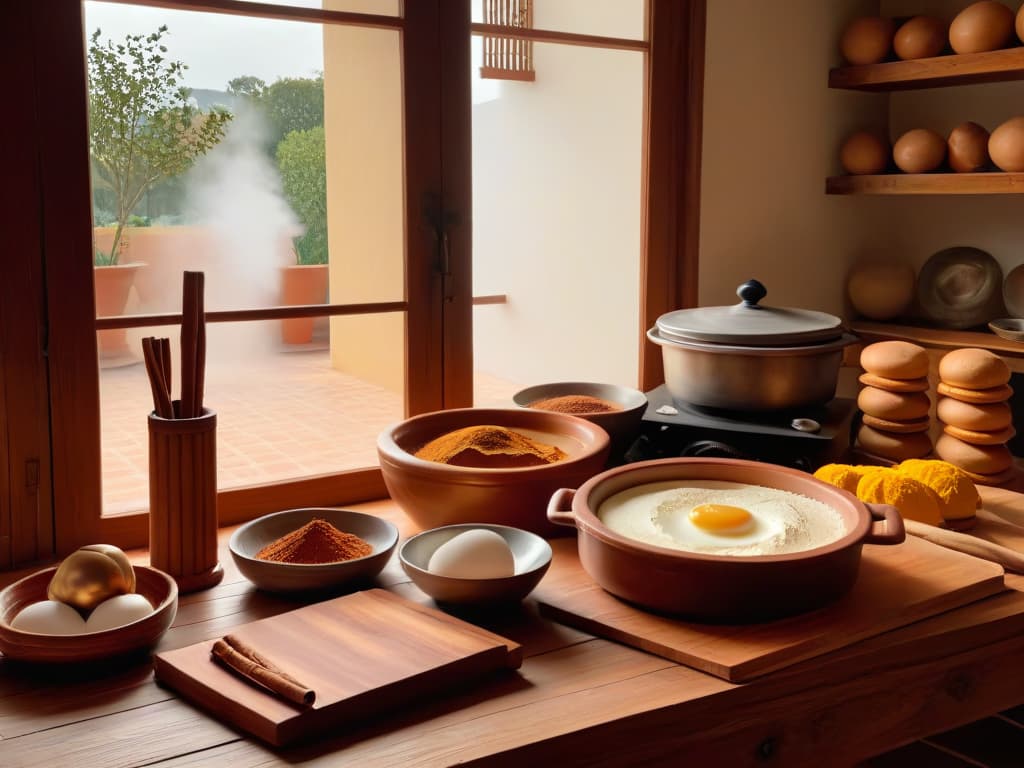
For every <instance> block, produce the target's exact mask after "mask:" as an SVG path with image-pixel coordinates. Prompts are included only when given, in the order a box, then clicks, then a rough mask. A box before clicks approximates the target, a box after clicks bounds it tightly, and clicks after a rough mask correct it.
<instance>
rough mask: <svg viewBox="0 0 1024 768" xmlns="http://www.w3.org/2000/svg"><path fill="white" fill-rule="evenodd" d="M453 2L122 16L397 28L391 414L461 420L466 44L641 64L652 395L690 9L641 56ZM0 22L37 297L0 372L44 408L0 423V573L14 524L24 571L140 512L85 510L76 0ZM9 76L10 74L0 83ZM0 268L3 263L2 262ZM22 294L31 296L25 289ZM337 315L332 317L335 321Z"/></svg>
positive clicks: (688, 204) (686, 197)
mask: <svg viewBox="0 0 1024 768" xmlns="http://www.w3.org/2000/svg"><path fill="white" fill-rule="evenodd" d="M106 1H107V2H125V3H129V0H106ZM469 2H470V0H406V2H404V3H403V12H404V13H403V15H402V16H401V17H373V16H363V15H360V14H349V13H345V12H337V11H320V10H317V9H304V8H288V7H284V6H273V5H270V4H263V3H260V4H255V3H247V2H238V0H207V1H206V2H198V1H196V0H137V2H136V3H129V4H147V5H157V6H161V7H173V8H178V9H182V10H199V11H214V12H221V13H232V14H239V15H254V16H270V17H273V18H289V19H300V20H306V21H320V22H327V23H354V22H355V23H360V22H367V25H369V26H386V27H389V28H396V27H400V28H401V31H400V32H399V34H401V35H402V36H403V45H402V68H403V70H402V71H403V78H404V82H403V94H404V96H403V98H404V132H405V141H406V146H405V153H406V154H405V158H406V164H405V174H406V179H405V181H406V197H405V205H406V228H407V237H406V274H405V279H406V285H405V289H406V290H405V303H406V308H405V318H406V321H405V326H406V350H405V352H406V412H407V413H408V414H415V413H420V412H424V411H429V410H436V409H439V408H451V407H460V406H468V405H471V404H472V398H473V380H472V371H473V364H472V306H473V299H472V296H471V295H470V286H471V285H472V279H471V276H472V273H471V269H472V263H471V251H472V228H471V221H472V218H471V216H470V215H469V211H470V205H471V189H472V168H471V122H470V120H471V100H470V97H469V94H470V69H469V66H468V63H469V58H470V57H469V45H470V37H471V34H473V35H487V34H495V33H498V34H501V35H502V36H505V37H519V38H522V39H526V40H532V41H539V42H552V43H562V44H570V45H586V46H592V47H609V48H618V49H632V50H642V51H643V53H644V56H645V67H644V102H643V103H644V106H643V109H644V116H643V121H644V123H643V124H644V131H643V158H642V162H643V175H642V178H643V189H642V207H641V215H642V226H641V238H642V242H641V250H640V252H641V262H642V263H641V286H640V291H641V297H640V308H641V311H640V317H639V318H638V329H637V330H638V334H637V335H638V343H639V344H640V345H641V346H640V370H639V371H638V381H639V382H640V385H641V387H642V388H643V389H649V388H651V387H653V386H655V385H656V384H657V383H660V380H661V359H660V354H658V350H656V349H654V348H653V347H651V345H649V344H647V343H646V341H645V336H644V334H645V332H646V329H647V328H648V327H650V326H651V325H653V322H654V320H656V318H657V317H658V316H659V315H660V314H662V313H663V312H666V311H670V310H672V309H677V308H679V307H682V306H692V305H693V304H694V303H695V302H696V295H697V282H696V277H697V246H698V242H699V240H698V238H699V233H698V226H699V194H700V128H701V120H702V114H701V101H702V83H703V50H704V49H703V40H704V20H705V5H706V0H647V5H646V18H645V28H646V35H645V38H646V39H645V40H644V41H636V40H623V39H617V38H604V37H598V36H592V35H577V34H573V33H563V32H552V31H548V30H538V29H532V28H531V29H522V28H515V29H512V28H495V27H494V26H493V25H481V24H471V23H470V21H469V18H470V13H469ZM44 5H45V9H44V8H43V7H42V6H44ZM11 16H13V17H14V18H13V20H11V19H10V17H11ZM0 18H4V19H5V20H9V21H12V23H11V24H9V26H8V28H15V26H17V27H22V28H25V27H27V29H28V32H29V33H28V34H26V35H24V36H20V38H19V39H18V40H16V41H15V44H14V45H13V46H12V47H11V48H10V49H9V51H8V53H6V54H5V55H8V56H12V57H25V58H27V60H29V61H31V64H32V68H33V71H32V72H30V73H29V75H30V77H29V78H28V80H29V82H31V83H32V84H33V85H34V89H33V90H34V93H39V94H46V98H39V99H36V100H35V112H34V121H33V119H31V118H30V119H27V120H25V121H24V123H23V124H22V125H21V126H20V130H19V133H18V134H17V136H16V138H18V139H20V140H21V141H20V145H22V146H26V156H27V157H29V158H31V159H32V160H33V162H34V168H27V167H26V168H22V169H21V172H22V173H23V175H24V176H25V178H26V182H27V183H28V184H29V185H30V186H29V187H28V188H32V187H31V185H32V184H35V185H36V186H37V187H38V190H39V194H38V196H37V197H35V198H34V199H32V200H30V201H28V202H26V205H25V212H24V216H25V220H32V219H33V218H35V219H36V220H39V221H40V222H41V226H40V228H39V241H40V242H39V243H37V244H35V247H33V243H31V242H29V240H30V238H28V237H26V243H25V247H26V248H27V249H28V250H26V251H25V252H26V253H32V252H35V253H38V254H39V256H38V259H32V258H30V259H26V265H27V267H26V268H27V269H29V271H31V270H35V271H36V272H37V273H38V281H39V285H40V286H45V288H42V289H41V290H40V291H39V293H38V294H32V292H31V291H24V290H23V286H22V287H21V288H20V289H19V291H20V293H19V291H12V290H9V289H8V290H6V291H5V290H4V289H0V299H6V298H8V296H7V294H11V295H15V294H17V295H19V296H20V303H21V304H22V305H24V308H27V309H28V310H30V311H29V313H28V314H27V316H28V317H32V318H38V319H39V322H40V325H41V326H42V327H43V329H44V331H43V334H42V335H43V337H44V338H43V339H42V341H41V343H40V344H39V345H38V348H37V349H25V348H19V347H17V345H16V344H14V343H13V342H12V338H11V337H12V336H13V334H9V335H2V334H0V360H4V361H5V364H4V372H5V373H6V371H8V370H11V368H12V363H11V362H10V361H9V359H11V358H13V365H15V366H17V365H18V364H19V363H23V364H24V363H31V362H32V358H33V356H35V357H37V358H38V359H37V360H36V366H35V368H34V369H33V373H32V376H31V381H32V383H33V385H34V386H40V385H42V387H43V389H42V391H46V389H47V388H48V391H49V393H50V397H49V402H48V403H45V402H44V403H43V404H42V406H41V407H40V406H38V405H36V406H35V407H34V408H33V409H31V410H33V411H34V412H35V414H36V417H37V418H36V420H35V421H34V422H32V423H28V424H26V423H21V424H17V425H13V426H14V428H13V429H12V428H9V429H8V430H7V433H6V434H3V435H0V462H3V463H4V464H5V465H6V466H0V568H3V567H9V566H10V565H11V564H16V563H19V562H24V561H26V560H29V559H34V558H33V557H32V554H31V553H28V552H26V551H25V548H24V546H22V547H21V548H20V549H18V551H17V554H13V552H8V554H7V559H6V560H5V559H4V556H5V549H4V547H5V538H4V537H5V530H6V531H8V532H9V533H7V534H6V535H7V537H8V543H10V542H19V543H23V541H22V540H23V539H26V536H27V534H26V533H25V531H27V530H28V528H29V527H31V529H32V531H34V545H33V547H34V549H35V552H34V555H35V558H46V557H49V556H51V555H53V554H54V553H56V554H62V553H65V552H68V551H70V550H72V549H74V548H75V547H77V546H80V545H81V544H83V543H88V542H91V541H108V542H110V543H114V544H119V545H121V546H137V545H144V544H145V542H146V538H147V535H148V522H147V521H148V513H146V512H141V513H135V514H128V515H119V516H109V517H105V516H102V515H100V514H98V512H97V510H99V509H100V508H101V488H100V483H101V474H100V431H99V430H100V424H99V371H98V362H97V357H96V349H95V343H96V342H95V331H96V327H97V320H96V318H95V307H94V301H93V294H92V292H91V291H87V290H82V286H83V285H92V258H91V239H92V212H91V205H90V199H91V198H90V196H89V194H88V193H87V191H88V190H89V189H90V183H91V182H90V178H89V165H88V151H87V138H86V137H87V136H88V132H87V118H88V116H87V100H86V88H85V61H84V58H85V56H84V53H85V37H84V29H83V21H82V5H81V0H51V2H48V3H46V4H36V3H31V4H27V3H26V4H8V7H7V8H5V10H4V11H3V13H2V14H0ZM367 20H369V21H367ZM22 60H24V58H23V59H22ZM23 70H24V66H22V67H19V68H8V70H7V71H16V72H19V73H20V72H21V71H23ZM680 94H682V98H679V95H680ZM410 126H415V128H416V130H414V131H413V130H410ZM10 145H18V144H10ZM83 148H84V151H83ZM22 189H25V188H24V187H23V188H22ZM83 191H85V192H83ZM438 200H443V201H444V202H443V205H444V209H445V211H447V212H449V213H451V212H456V211H458V212H461V215H456V216H451V215H445V213H444V212H441V211H436V210H435V211H433V213H434V215H435V218H434V221H437V220H441V221H445V222H446V223H445V225H444V232H443V233H441V234H439V233H438V231H437V230H436V229H435V225H434V224H432V223H431V220H430V218H429V217H426V216H423V215H422V212H423V211H424V210H425V209H429V207H430V205H431V203H430V201H438ZM438 216H439V219H438V218H437V217H438ZM26 229H28V230H31V229H32V228H26ZM445 236H446V238H445ZM445 239H446V241H447V251H446V257H447V263H448V267H447V269H446V270H444V271H446V272H448V273H451V274H454V275H456V276H457V278H458V279H457V280H454V281H450V278H446V277H445V275H444V274H442V269H441V268H440V265H441V263H442V254H441V244H442V242H443V241H444V240H445ZM7 260H8V261H12V262H13V259H11V258H10V256H8V257H7ZM27 279H29V282H30V284H31V276H29V277H28V278H27ZM10 282H11V281H7V283H10ZM320 309H321V310H322V308H320ZM285 311H286V312H287V311H289V310H285ZM291 311H295V310H294V309H293V310H291ZM299 311H303V310H301V309H300V310H299ZM309 311H312V309H309ZM347 311H348V310H346V309H345V308H340V309H338V313H341V312H347ZM333 313H334V311H333V310H332V311H330V312H324V311H318V312H317V314H318V315H323V314H333ZM0 317H3V316H2V315H0ZM4 319H5V323H6V322H7V319H6V317H4ZM103 322H104V321H100V324H101V325H102V324H103ZM114 322H117V321H114ZM18 327H19V328H22V327H23V326H22V325H21V324H19V326H18ZM26 370H27V369H26ZM47 376H48V379H47ZM12 378H13V377H11V376H9V375H8V376H0V408H3V407H4V402H5V401H4V398H5V396H6V413H7V414H12V413H15V412H18V411H19V410H20V409H21V406H22V405H23V404H25V403H26V398H25V396H24V394H23V393H21V391H20V390H16V391H15V390H12V388H11V381H12ZM5 384H6V388H5ZM140 418H141V415H140ZM26 452H27V453H29V454H32V455H34V456H35V457H36V459H37V460H38V461H39V462H40V463H39V464H37V471H38V472H39V473H40V483H39V485H40V487H41V488H42V489H43V490H42V491H39V492H37V493H35V494H34V496H33V497H32V498H33V503H30V504H28V505H26V504H25V499H24V494H23V493H22V492H21V489H20V486H19V480H24V472H22V473H19V472H17V471H16V470H17V469H18V462H19V461H20V460H21V459H22V457H23V456H24V455H25V454H26ZM5 454H6V462H4V459H5ZM43 457H45V459H46V460H44V459H43ZM51 467H52V471H51ZM4 470H6V471H4ZM51 490H52V498H51V493H50V491H51ZM384 495H386V491H385V488H384V485H383V480H382V478H381V475H380V470H379V468H368V469H358V470H350V471H347V472H342V473H339V474H331V475H321V476H317V477H312V478H301V479H296V480H289V481H284V482H280V483H268V484H266V485H260V486H251V487H246V488H237V489H229V490H223V491H221V492H219V494H218V508H219V517H220V522H221V524H232V523H237V522H240V521H242V520H244V519H247V518H249V517H252V516H254V515H258V514H262V513H264V512H268V511H272V510H276V509H280V508H282V507H283V506H296V505H324V504H340V503H354V502H357V501H362V500H367V499H371V498H380V497H383V496H384ZM5 521H6V528H5Z"/></svg>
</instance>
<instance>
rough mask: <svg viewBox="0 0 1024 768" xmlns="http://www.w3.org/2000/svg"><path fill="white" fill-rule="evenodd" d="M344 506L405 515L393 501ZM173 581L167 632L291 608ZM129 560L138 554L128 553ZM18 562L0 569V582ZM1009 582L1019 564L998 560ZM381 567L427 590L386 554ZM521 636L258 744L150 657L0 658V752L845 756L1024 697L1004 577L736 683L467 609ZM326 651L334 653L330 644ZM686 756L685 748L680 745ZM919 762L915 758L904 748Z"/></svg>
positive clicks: (500, 761) (638, 759)
mask: <svg viewBox="0 0 1024 768" xmlns="http://www.w3.org/2000/svg"><path fill="white" fill-rule="evenodd" d="M983 493H984V497H985V500H986V509H987V510H990V512H988V513H985V515H984V519H983V520H982V523H981V526H980V530H979V533H980V534H981V535H983V536H985V537H986V538H991V539H992V540H994V541H999V542H1000V543H1003V544H1007V545H1010V546H1015V547H1018V548H1020V549H1022V550H1024V533H1022V532H1024V528H1021V529H1017V528H1015V527H1013V526H1011V525H1009V524H1008V523H1007V522H1006V521H1007V520H1009V521H1014V522H1017V523H1020V524H1021V525H1022V526H1024V496H1021V495H1018V494H1015V493H1012V492H1010V491H1003V490H999V489H985V490H984V492H983ZM360 508H362V509H364V510H368V511H371V512H373V513H375V514H379V515H381V516H383V517H386V518H388V519H391V520H392V521H394V522H396V523H397V524H398V525H399V527H400V529H402V532H403V536H404V535H407V534H409V533H410V532H412V528H411V526H410V524H409V523H408V522H407V521H406V520H405V518H404V517H403V516H402V515H401V513H400V512H398V510H397V509H396V508H395V507H394V505H393V504H392V503H391V502H387V501H382V502H374V503H372V504H366V505H360ZM227 533H228V531H224V535H222V537H221V559H222V562H223V563H224V566H225V569H226V570H227V575H226V577H225V579H224V582H223V583H222V584H220V585H219V586H217V587H215V588H214V589H211V590H208V591H206V592H201V593H198V594H192V595H188V596H185V597H183V598H182V600H181V604H180V607H179V610H178V616H177V619H176V621H175V624H174V626H173V627H172V629H171V630H170V631H169V632H168V634H167V635H166V636H165V637H164V639H163V640H162V642H161V645H160V648H161V649H169V648H174V647H179V646H182V645H186V644H190V643H194V642H197V641H199V640H203V639H209V638H215V637H219V636H221V635H223V634H224V633H226V632H228V631H229V630H230V629H231V628H232V627H234V626H236V625H238V624H241V623H244V622H248V621H252V620H254V619H258V618H263V617H266V616H270V615H273V614H276V613H279V612H282V611H286V610H289V609H291V608H294V607H296V604H295V603H294V602H290V601H288V600H284V599H280V598H276V597H272V596H269V595H265V594H262V593H259V592H256V591H254V590H253V589H252V588H251V586H250V585H249V584H248V582H246V581H245V580H244V579H242V578H241V576H240V575H239V574H238V572H237V571H236V570H235V569H234V568H233V565H232V563H231V561H230V557H229V555H228V553H227V549H226V541H227ZM133 556H134V557H135V559H136V561H137V562H142V563H144V562H146V554H145V553H144V552H141V553H133ZM20 575H21V574H14V573H9V574H3V575H2V576H0V586H2V585H5V584H7V583H10V582H11V581H13V580H14V579H15V578H17V577H18V576H20ZM1008 582H1009V583H1010V584H1011V585H1012V586H1014V587H1015V588H1016V589H1021V588H1024V579H1022V578H1020V577H1008ZM381 583H382V584H383V585H385V586H387V587H388V588H390V589H392V590H394V591H395V592H397V593H399V594H401V595H404V596H406V597H409V598H411V599H414V600H420V601H424V602H425V601H427V598H425V596H424V595H422V593H420V592H419V591H418V590H417V589H416V588H415V587H414V586H412V585H411V584H410V583H409V582H408V580H407V579H406V577H405V575H404V573H403V572H402V570H401V568H400V566H399V565H398V562H397V558H394V559H393V560H392V562H391V563H390V564H389V566H388V568H387V569H386V570H385V572H384V573H383V574H382V577H381ZM476 620H477V621H478V622H479V623H480V624H482V625H484V626H486V627H488V628H489V629H492V630H494V631H496V632H499V633H501V634H504V635H506V636H508V637H510V638H512V639H514V640H517V641H518V642H520V643H522V644H523V646H524V651H525V656H526V660H525V662H524V663H523V666H522V669H521V670H520V674H518V675H515V674H513V675H507V676H504V677H501V678H498V679H495V680H493V681H490V682H486V683H484V684H482V685H480V686H477V687H474V688H473V689H472V690H468V691H464V692H462V693H460V694H456V695H454V696H451V697H448V698H444V699H442V700H438V701H435V702H427V703H420V704H416V705H411V706H410V707H408V708H407V709H405V710H403V711H401V712H398V713H395V714H394V715H393V716H391V717H387V718H382V719H378V720H376V721H371V722H369V723H365V724H362V725H358V726H353V727H339V729H338V734H337V735H336V736H335V737H330V738H327V739H324V740H322V741H318V742H316V743H313V744H310V745H308V746H303V747H298V748H292V749H288V750H284V751H275V750H272V749H270V748H268V747H266V746H264V745H262V744H260V743H258V742H256V741H254V740H252V739H250V738H248V737H246V736H243V735H241V734H239V733H238V732H235V731H233V730H232V729H230V728H228V727H226V726H224V725H221V724H220V723H219V722H218V721H217V720H215V719H213V718H212V717H210V716H208V715H206V714H204V713H203V712H200V711H199V710H197V709H195V708H193V707H192V706H190V705H189V704H187V703H185V702H183V701H182V700H180V699H178V698H177V697H176V696H175V695H174V694H172V693H171V692H170V691H168V690H165V689H163V688H161V687H159V686H158V685H157V684H156V683H155V682H154V681H153V676H152V672H151V670H150V666H149V661H148V657H142V658H139V659H135V660H132V661H121V662H119V663H118V664H116V665H114V666H108V667H94V668H92V669H89V670H85V671H81V670H80V671H76V672H73V673H69V672H68V671H66V670H60V669H54V668H44V669H31V670H26V669H25V668H24V667H18V666H17V665H15V664H13V663H10V662H3V661H2V660H0V737H2V741H0V765H2V766H4V768H21V767H22V766H36V765H39V766H75V767H76V768H87V767H88V766H97V767H98V768H111V767H112V766H141V765H153V764H158V765H160V766H162V767H163V766H211V765H212V766H215V765H226V766H232V768H245V767H246V766H268V765H294V764H297V763H298V764H303V765H306V764H313V765H358V766H371V765H373V766H375V765H395V766H411V765H447V764H452V763H456V762H460V763H470V764H486V765H516V766H522V765H537V766H547V765H558V766H560V767H561V766H566V765H588V766H599V765H608V766H621V765H628V764H632V763H645V764H662V763H664V764H683V763H685V764H687V765H763V764H766V763H767V764H778V765H803V764H807V765H844V764H853V763H856V762H858V761H860V760H863V759H865V758H867V757H869V756H872V755H876V754H878V753H881V752H884V751H886V750H889V749H892V748H894V747H897V746H899V745H901V744H906V743H908V742H911V741H913V740H914V739H917V738H920V737H922V736H925V735H927V734H932V733H937V732H939V731H943V730H946V729H949V728H951V727H954V726H957V725H960V724H963V723H967V722H970V721H973V720H977V719H978V718H980V717H983V716H986V715H989V714H991V713H995V712H998V711H1000V710H1004V709H1007V708H1009V707H1012V706H1014V705H1017V704H1020V703H1021V701H1022V699H1024V690H1022V688H1021V680H1024V594H1021V593H1020V592H1017V591H1010V592H1007V593H1005V594H1002V595H999V596H996V597H993V598H990V599H988V600H985V601H982V602H980V603H976V604H974V605H971V606H968V607H966V608H963V609H960V610H956V611H952V612H949V613H947V614H944V615H941V616H939V617H936V618H933V619H930V620H927V621H924V622H920V623H918V624H915V625H912V626H910V627H907V628H904V629H902V630H898V631H895V632H890V633H888V634H886V635H883V636H880V637H876V638H873V639H871V640H867V641H864V642H861V643H859V644H857V645H855V646H852V647H849V648H847V649H844V650H842V651H838V652H835V653H832V654H830V655H828V656H826V657H821V658H819V659H816V660H813V661H808V662H804V663H801V664H799V665H797V666H794V667H791V668H789V669H786V670H782V671H780V672H777V673H773V674H771V675H768V676H765V677H763V678H759V679H758V680H756V681H754V682H752V683H749V684H746V685H734V684H730V683H727V682H724V681H722V680H719V679H717V678H714V677H710V676H708V675H704V674H702V673H699V672H696V671H693V670H691V669H688V668H686V667H682V666H678V665H676V664H673V663H671V662H668V661H666V660H664V659H661V658H658V657H656V656H651V655H648V654H645V653H642V652H640V651H636V650H632V649H630V648H626V647H624V646H620V645H617V644H615V643H611V642H608V641H605V640H601V639H597V638H594V637H591V636H589V635H586V634H584V633H582V632H578V631H576V630H573V629H569V628H567V627H564V626H561V625H558V624H554V623H552V622H550V621H547V620H545V619H543V618H541V617H539V616H538V615H537V613H536V610H535V608H534V606H533V605H532V604H531V603H530V602H529V601H528V602H527V603H526V604H525V605H524V606H523V607H522V609H520V610H516V611H512V612H506V613H505V614H504V615H498V616H490V617H484V618H479V617H478V618H477V619H476ZM339 652H344V651H343V649H340V650H339ZM683 756H685V760H682V759H681V758H682V757H683ZM915 764H921V763H915Z"/></svg>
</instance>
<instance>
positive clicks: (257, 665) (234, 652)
mask: <svg viewBox="0 0 1024 768" xmlns="http://www.w3.org/2000/svg"><path fill="white" fill-rule="evenodd" d="M211 653H212V654H213V657H214V658H215V659H217V660H218V661H219V662H221V663H222V664H224V665H225V666H226V667H228V668H229V669H231V670H233V671H235V672H237V673H238V674H239V675H241V676H242V677H244V678H245V679H247V680H249V681H251V682H254V683H258V684H259V685H262V686H263V687H264V688H267V689H268V690H270V691H272V692H273V693H276V694H277V695H278V696H281V697H282V698H284V699H287V700H288V701H291V702H294V703H296V704H304V705H307V706H308V705H311V704H312V703H313V702H314V701H316V691H314V690H312V689H311V688H308V687H306V686H305V685H303V684H302V683H300V682H299V681H298V680H296V679H295V678H294V677H291V676H290V675H288V674H286V673H285V672H284V671H282V670H281V669H279V668H278V667H276V666H275V665H273V664H272V663H271V662H269V661H267V659H266V658H264V657H263V656H261V655H260V654H259V653H257V652H256V651H255V650H254V649H253V648H251V647H250V646H248V645H246V644H245V643H244V642H242V641H240V640H239V639H238V638H236V637H234V636H232V635H225V637H224V638H223V639H221V640H218V641H217V642H215V643H214V644H213V648H212V650H211Z"/></svg>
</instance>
